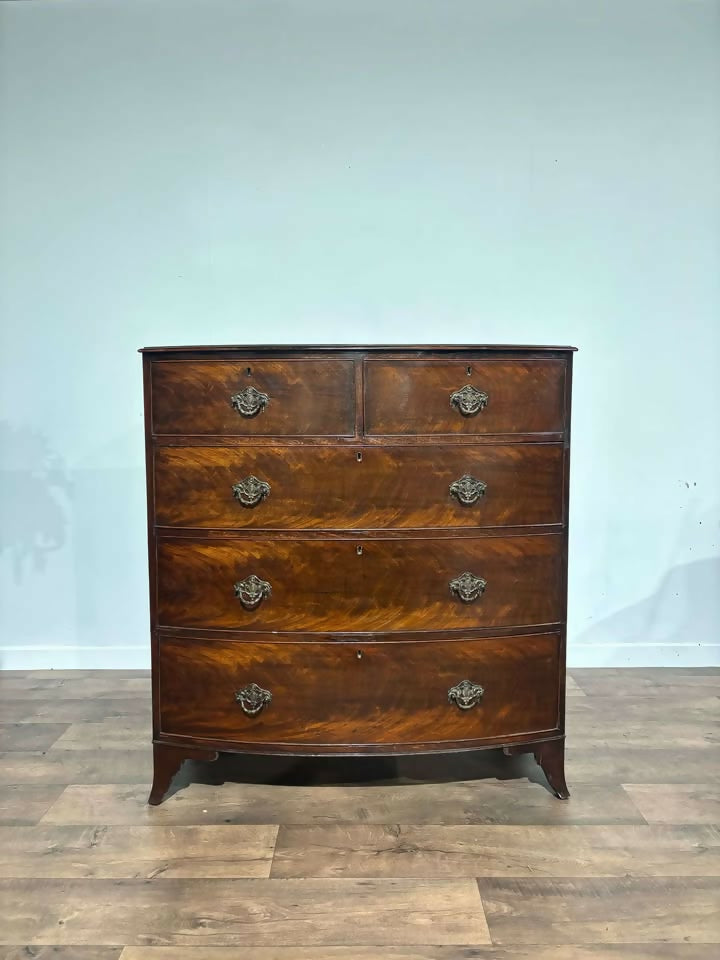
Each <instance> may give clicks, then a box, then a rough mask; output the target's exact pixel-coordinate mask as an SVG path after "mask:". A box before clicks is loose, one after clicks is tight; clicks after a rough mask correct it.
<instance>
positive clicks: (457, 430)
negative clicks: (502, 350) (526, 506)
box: [365, 360, 565, 436]
mask: <svg viewBox="0 0 720 960" xmlns="http://www.w3.org/2000/svg"><path fill="white" fill-rule="evenodd" d="M564 397H565V361H564V360H467V361H466V360H366V361H365V433H366V434H368V435H376V436H400V435H408V434H410V435H419V436H421V435H443V434H445V435H472V434H476V435H480V434H513V433H519V434H526V433H561V432H562V431H563V430H564V428H565V423H564V421H565V417H564V402H565V400H564Z"/></svg>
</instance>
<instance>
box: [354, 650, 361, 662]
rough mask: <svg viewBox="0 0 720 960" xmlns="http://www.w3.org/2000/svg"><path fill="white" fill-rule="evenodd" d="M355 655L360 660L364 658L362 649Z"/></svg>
mask: <svg viewBox="0 0 720 960" xmlns="http://www.w3.org/2000/svg"><path fill="white" fill-rule="evenodd" d="M355 656H356V657H357V658H358V660H362V650H358V651H357V653H356V654H355Z"/></svg>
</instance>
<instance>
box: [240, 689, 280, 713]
mask: <svg viewBox="0 0 720 960" xmlns="http://www.w3.org/2000/svg"><path fill="white" fill-rule="evenodd" d="M235 700H236V702H237V703H239V704H240V709H241V710H242V711H243V713H246V714H247V715H248V716H249V717H254V716H256V715H257V714H258V713H260V711H261V710H262V708H263V707H264V706H265V704H266V703H270V702H271V700H272V694H271V693H270V691H269V690H265V689H264V688H263V687H259V686H258V685H257V684H256V683H249V684H248V685H247V686H246V687H243V688H242V690H236V691H235Z"/></svg>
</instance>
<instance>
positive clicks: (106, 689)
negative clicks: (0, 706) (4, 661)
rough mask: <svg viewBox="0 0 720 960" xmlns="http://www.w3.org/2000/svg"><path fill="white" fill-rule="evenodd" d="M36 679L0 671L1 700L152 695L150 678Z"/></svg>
mask: <svg viewBox="0 0 720 960" xmlns="http://www.w3.org/2000/svg"><path fill="white" fill-rule="evenodd" d="M108 674H109V675H107V676H105V677H91V678H88V679H86V678H84V677H68V678H52V679H50V678H47V679H45V678H36V677H33V676H27V677H10V678H7V679H3V677H2V673H1V672H0V697H3V698H4V699H6V700H47V699H52V700H96V699H102V700H106V699H110V700H123V699H128V698H130V697H143V698H145V699H147V698H148V697H149V696H150V678H149V677H115V676H112V671H108Z"/></svg>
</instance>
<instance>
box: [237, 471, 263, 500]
mask: <svg viewBox="0 0 720 960" xmlns="http://www.w3.org/2000/svg"><path fill="white" fill-rule="evenodd" d="M232 494H233V496H234V497H235V499H236V500H238V501H239V502H240V503H241V504H242V505H243V506H244V507H256V506H257V505H258V504H259V503H260V501H261V500H264V499H265V498H266V497H269V496H270V484H269V483H267V481H265V480H258V478H257V477H254V476H253V475H252V474H250V476H249V477H245V479H244V480H240V481H239V482H238V483H234V484H233V486H232Z"/></svg>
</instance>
